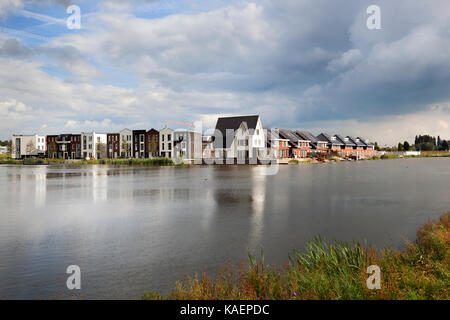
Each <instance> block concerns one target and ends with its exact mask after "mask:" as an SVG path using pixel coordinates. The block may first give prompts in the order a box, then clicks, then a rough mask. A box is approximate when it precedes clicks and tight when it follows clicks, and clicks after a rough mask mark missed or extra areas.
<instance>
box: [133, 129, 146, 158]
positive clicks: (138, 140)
mask: <svg viewBox="0 0 450 320" xmlns="http://www.w3.org/2000/svg"><path fill="white" fill-rule="evenodd" d="M145 134H146V131H145V130H133V157H134V158H145Z"/></svg>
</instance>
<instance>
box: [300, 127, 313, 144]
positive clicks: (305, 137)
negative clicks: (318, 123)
mask: <svg viewBox="0 0 450 320" xmlns="http://www.w3.org/2000/svg"><path fill="white" fill-rule="evenodd" d="M295 133H296V134H297V135H298V136H300V137H301V138H303V140H309V141H311V142H312V143H317V139H316V137H314V135H313V134H312V133H311V132H309V131H303V130H296V131H295Z"/></svg>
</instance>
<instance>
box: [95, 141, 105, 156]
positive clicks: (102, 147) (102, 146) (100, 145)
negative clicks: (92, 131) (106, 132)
mask: <svg viewBox="0 0 450 320" xmlns="http://www.w3.org/2000/svg"><path fill="white" fill-rule="evenodd" d="M105 156H106V144H104V143H103V142H97V159H101V158H105Z"/></svg>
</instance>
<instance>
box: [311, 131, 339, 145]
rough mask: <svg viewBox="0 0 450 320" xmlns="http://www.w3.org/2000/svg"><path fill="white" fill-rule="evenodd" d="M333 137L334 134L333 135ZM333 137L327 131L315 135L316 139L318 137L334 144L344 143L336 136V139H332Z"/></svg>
mask: <svg viewBox="0 0 450 320" xmlns="http://www.w3.org/2000/svg"><path fill="white" fill-rule="evenodd" d="M333 137H335V136H333ZM333 137H332V136H330V135H329V134H328V133H323V132H322V133H321V134H319V135H318V136H317V139H319V140H320V141H327V142H328V143H329V144H335V145H343V144H344V143H343V142H341V141H340V140H339V139H338V138H337V137H335V138H336V139H335V140H333Z"/></svg>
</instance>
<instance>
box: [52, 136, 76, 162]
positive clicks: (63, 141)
mask: <svg viewBox="0 0 450 320" xmlns="http://www.w3.org/2000/svg"><path fill="white" fill-rule="evenodd" d="M46 140H47V152H46V155H47V157H48V158H60V159H81V135H80V134H71V133H65V134H60V135H48V136H47V137H46Z"/></svg>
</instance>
